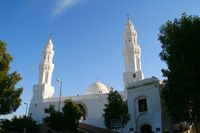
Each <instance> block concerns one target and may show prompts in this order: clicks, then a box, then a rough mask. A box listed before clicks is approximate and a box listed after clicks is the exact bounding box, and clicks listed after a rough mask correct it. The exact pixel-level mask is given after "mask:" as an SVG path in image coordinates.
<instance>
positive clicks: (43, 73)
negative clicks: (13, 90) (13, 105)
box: [32, 35, 54, 102]
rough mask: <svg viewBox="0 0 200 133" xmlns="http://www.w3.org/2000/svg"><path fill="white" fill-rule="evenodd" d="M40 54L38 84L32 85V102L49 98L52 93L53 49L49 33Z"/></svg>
mask: <svg viewBox="0 0 200 133" xmlns="http://www.w3.org/2000/svg"><path fill="white" fill-rule="evenodd" d="M42 55H43V57H42V60H41V62H40V65H39V80H38V84H36V85H34V86H33V98H32V102H37V101H38V100H43V99H47V98H50V97H52V96H53V94H54V87H53V86H52V85H51V80H52V74H53V69H54V64H53V56H54V50H53V42H52V36H51V35H50V37H49V39H48V41H47V43H46V46H45V48H44V50H43V53H42Z"/></svg>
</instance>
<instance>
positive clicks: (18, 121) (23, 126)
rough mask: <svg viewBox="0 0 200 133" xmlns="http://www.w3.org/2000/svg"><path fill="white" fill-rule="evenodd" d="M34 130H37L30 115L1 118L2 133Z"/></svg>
mask: <svg viewBox="0 0 200 133" xmlns="http://www.w3.org/2000/svg"><path fill="white" fill-rule="evenodd" d="M24 130H26V131H27V132H34V131H36V130H37V125H36V122H35V121H34V120H33V119H32V117H30V116H20V117H16V116H15V117H13V118H12V119H11V120H3V121H2V124H1V130H0V132H2V133H9V132H16V133H22V132H24Z"/></svg>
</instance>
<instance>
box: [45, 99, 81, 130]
mask: <svg viewBox="0 0 200 133" xmlns="http://www.w3.org/2000/svg"><path fill="white" fill-rule="evenodd" d="M45 113H48V114H49V116H47V117H45V118H44V123H47V125H48V126H49V127H50V128H52V129H53V130H56V131H65V130H68V131H75V130H76V129H77V127H78V125H79V119H80V118H81V116H82V115H83V114H82V112H81V110H80V108H79V106H78V104H77V103H75V102H73V101H72V100H66V101H65V105H64V107H63V108H62V112H59V111H56V110H55V108H54V106H52V105H50V107H49V108H48V109H45Z"/></svg>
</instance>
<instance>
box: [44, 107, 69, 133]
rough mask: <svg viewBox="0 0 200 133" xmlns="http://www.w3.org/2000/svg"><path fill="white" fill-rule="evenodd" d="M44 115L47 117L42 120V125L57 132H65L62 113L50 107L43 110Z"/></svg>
mask: <svg viewBox="0 0 200 133" xmlns="http://www.w3.org/2000/svg"><path fill="white" fill-rule="evenodd" d="M45 113H47V114H49V116H47V117H45V118H44V123H46V124H47V126H48V127H50V128H51V129H53V130H55V131H57V132H59V131H64V130H65V127H64V121H63V118H64V117H63V112H59V111H56V110H55V107H54V106H53V105H50V106H49V108H47V109H45Z"/></svg>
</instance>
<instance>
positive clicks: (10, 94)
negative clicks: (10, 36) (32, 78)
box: [0, 40, 23, 115]
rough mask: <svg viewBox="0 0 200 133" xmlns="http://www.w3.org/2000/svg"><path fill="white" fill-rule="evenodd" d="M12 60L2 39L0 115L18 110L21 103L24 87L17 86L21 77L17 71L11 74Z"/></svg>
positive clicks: (0, 51)
mask: <svg viewBox="0 0 200 133" xmlns="http://www.w3.org/2000/svg"><path fill="white" fill-rule="evenodd" d="M11 61H12V57H11V56H10V54H8V53H7V50H6V44H5V43H4V42H2V41H1V40H0V115H4V114H9V113H12V112H14V111H16V109H17V108H18V107H19V105H20V103H21V99H20V95H21V93H22V90H23V89H22V88H18V89H16V88H15V86H16V84H17V83H18V82H19V81H20V80H21V77H20V75H19V74H18V73H17V72H16V71H15V72H13V73H10V74H9V70H10V63H11Z"/></svg>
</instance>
